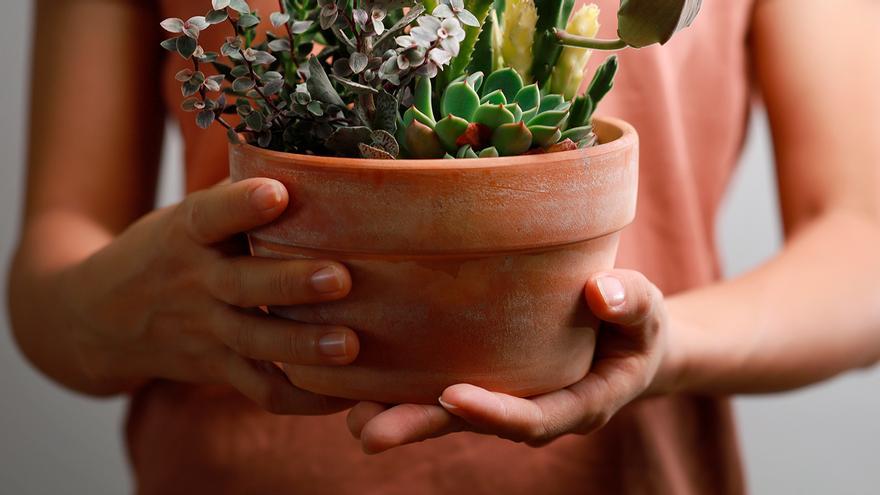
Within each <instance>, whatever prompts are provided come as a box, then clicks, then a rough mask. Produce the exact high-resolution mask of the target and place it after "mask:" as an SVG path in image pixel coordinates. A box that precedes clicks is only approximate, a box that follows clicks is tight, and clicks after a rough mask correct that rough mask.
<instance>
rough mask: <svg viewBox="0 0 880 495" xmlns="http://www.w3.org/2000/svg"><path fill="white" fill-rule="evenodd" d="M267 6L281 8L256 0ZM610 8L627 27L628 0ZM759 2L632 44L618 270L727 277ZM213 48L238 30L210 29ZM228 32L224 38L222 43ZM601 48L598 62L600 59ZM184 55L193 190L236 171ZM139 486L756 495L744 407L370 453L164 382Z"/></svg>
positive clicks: (707, 8)
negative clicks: (731, 183) (553, 435)
mask: <svg viewBox="0 0 880 495" xmlns="http://www.w3.org/2000/svg"><path fill="white" fill-rule="evenodd" d="M159 3H160V5H161V10H162V12H161V14H162V17H170V16H175V17H184V18H186V17H188V16H190V15H196V14H204V11H205V10H206V9H207V8H208V5H209V2H208V1H207V0H162V1H160V2H159ZM250 3H251V5H252V6H254V7H257V8H259V10H260V11H262V12H270V11H272V10H273V8H277V4H276V2H273V1H269V0H251V2H250ZM597 3H598V4H599V5H600V7H602V8H603V17H602V18H603V21H604V26H603V32H602V34H603V36H605V37H611V36H613V32H614V15H613V13H614V11H615V9H616V7H617V4H618V2H615V1H612V0H602V1H599V2H597ZM751 3H752V0H731V1H725V2H704V5H703V12H702V14H701V16H700V18H698V20H697V22H696V23H695V25H694V26H693V27H692V28H690V29H689V30H687V31H685V32H683V33H682V34H681V35H680V36H678V37H676V38H675V39H674V40H673V41H671V42H670V43H669V44H668V45H666V46H664V47H652V48H649V49H645V50H642V51H640V52H633V51H630V52H624V53H622V56H621V74H620V76H619V79H618V81H617V84H616V86H615V89H614V91H613V92H612V93H611V95H610V96H609V98H608V99H607V100H606V101H605V102H603V103H602V106H601V108H600V113H603V114H606V115H615V116H619V117H622V118H624V119H625V120H628V121H629V122H631V123H632V124H634V125H635V127H636V128H637V129H638V130H639V132H640V134H641V150H642V151H641V156H642V161H641V172H640V196H639V212H638V216H637V218H636V221H635V223H634V224H633V225H632V226H630V227H629V228H627V230H626V231H624V233H623V238H622V242H621V248H620V255H619V259H618V265H619V266H621V267H625V268H633V269H636V270H640V271H642V272H644V273H645V274H646V275H647V276H648V277H649V278H650V279H651V280H653V281H654V282H655V283H657V285H658V286H660V288H661V289H662V290H664V292H666V293H667V294H672V293H675V292H678V291H682V290H685V289H688V288H691V287H695V286H700V285H704V284H707V283H710V282H712V281H714V280H716V279H717V278H718V276H719V271H718V263H717V259H716V255H715V250H714V242H713V232H714V230H713V229H714V218H715V213H716V210H717V207H718V204H719V202H720V200H721V196H722V194H723V192H724V190H725V188H726V186H727V182H728V179H729V176H730V174H731V172H732V170H733V168H734V166H735V163H736V160H737V158H738V154H739V151H740V147H741V143H742V139H743V136H744V132H745V123H746V119H747V114H748V107H749V97H750V91H749V90H750V81H749V77H748V54H747V46H746V37H747V34H748V25H749V16H750V13H751ZM203 36H205V39H204V40H203V42H204V43H205V44H206V45H214V44H216V45H217V46H219V44H220V43H222V38H223V36H224V34H223V33H219V32H217V33H213V34H212V32H211V31H208V32H207V33H205V34H204V35H203ZM211 37H213V38H211ZM599 60H601V54H596V55H594V63H593V65H595V63H597V62H598V61H599ZM182 67H183V61H182V60H181V59H180V58H179V57H168V59H167V63H166V74H165V76H167V77H166V80H167V81H169V82H168V85H167V88H166V91H165V94H166V101H167V105H168V107H169V109H170V111H173V112H175V115H177V116H178V118H180V119H181V120H180V122H181V129H182V132H183V135H184V140H185V143H186V164H187V174H186V177H187V188H188V190H190V191H192V190H197V189H200V188H204V187H208V186H210V185H212V184H214V183H216V182H218V181H219V180H221V179H223V178H224V177H226V175H227V162H226V147H225V144H224V143H225V137H224V133H223V131H222V129H219V128H216V129H212V130H211V131H207V132H206V131H201V130H199V129H197V128H196V127H195V125H194V123H193V122H192V115H190V114H182V113H181V112H179V111H178V110H177V108H179V103H180V99H181V98H180V92H179V90H178V89H177V87H176V86H175V84H174V81H173V74H174V73H175V72H176V71H177V70H179V69H180V68H182ZM128 438H129V450H130V455H131V459H132V464H133V468H134V473H135V477H136V484H137V486H138V491H139V493H143V494H153V493H157V494H158V493H162V494H170V493H202V492H210V493H236V494H240V493H257V492H262V493H273V494H274V493H296V494H319V493H328V494H353V493H358V494H373V493H375V494H388V495H391V494H398V493H400V494H446V493H456V492H457V493H463V494H497V493H510V494H517V493H524V494H525V493H548V494H568V493H571V494H581V493H603V494H604V493H652V494H656V493H675V494H687V493H694V494H702V493H719V494H725V493H730V494H736V493H742V492H743V491H744V488H743V482H742V473H741V469H740V464H739V457H738V452H737V445H736V438H735V431H734V426H733V421H732V417H731V410H730V406H729V404H728V403H727V401H726V400H724V399H715V398H698V397H690V396H672V397H663V398H657V399H651V400H642V401H639V402H636V403H633V404H631V405H630V406H628V407H626V408H625V409H624V410H623V411H621V412H620V413H619V414H618V415H617V416H616V417H615V418H614V419H613V420H612V421H611V422H610V423H609V424H608V425H607V426H606V427H605V428H603V429H602V430H601V431H599V432H597V433H594V434H592V435H590V436H586V437H583V436H568V437H564V438H562V439H560V440H558V441H556V442H554V443H552V444H550V445H549V446H547V447H543V448H540V449H532V448H529V447H525V446H522V445H517V444H513V443H510V442H507V441H503V440H499V439H496V438H490V437H484V436H478V435H475V434H468V433H461V434H456V435H451V436H447V437H444V438H441V439H437V440H431V441H428V442H426V443H422V444H417V445H411V446H407V447H403V448H400V449H397V450H394V451H391V452H388V453H385V454H382V455H380V456H374V457H367V456H365V455H363V454H362V453H361V451H360V447H359V444H358V443H357V442H356V441H355V440H354V439H352V438H351V436H350V435H349V433H348V431H347V429H346V427H345V418H344V415H333V416H326V417H294V416H273V415H270V414H268V413H265V412H263V411H261V410H260V409H259V408H257V407H256V406H254V405H253V404H251V403H250V402H248V401H247V400H246V399H244V398H242V397H241V396H240V395H238V394H237V393H236V392H234V391H232V390H229V389H225V388H221V387H196V386H189V385H183V384H177V383H171V382H165V381H157V382H154V383H153V384H151V385H149V386H147V387H146V388H144V389H142V390H141V391H139V392H138V394H137V395H136V396H135V398H134V400H133V402H132V405H131V413H130V417H129V421H128Z"/></svg>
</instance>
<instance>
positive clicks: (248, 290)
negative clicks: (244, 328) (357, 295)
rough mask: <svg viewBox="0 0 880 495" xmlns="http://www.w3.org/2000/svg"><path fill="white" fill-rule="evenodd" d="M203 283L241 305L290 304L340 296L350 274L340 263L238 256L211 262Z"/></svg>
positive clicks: (345, 292) (213, 292) (216, 294)
mask: <svg viewBox="0 0 880 495" xmlns="http://www.w3.org/2000/svg"><path fill="white" fill-rule="evenodd" d="M209 270H210V271H209V272H208V275H207V277H206V278H207V280H206V283H205V285H206V286H207V287H208V290H209V291H210V292H211V295H213V296H214V297H216V298H217V299H220V300H221V301H223V302H225V303H227V304H231V305H233V306H238V307H242V308H253V307H258V306H289V305H295V304H311V303H319V302H324V301H331V300H336V299H341V298H343V297H345V296H346V295H348V292H349V291H350V290H351V276H350V275H349V273H348V270H346V268H345V267H344V266H343V265H341V264H339V263H332V262H329V261H317V260H286V261H281V260H273V259H266V258H255V257H249V256H246V257H238V258H232V259H230V260H227V261H220V262H217V263H214V264H212V265H211V267H210V268H209Z"/></svg>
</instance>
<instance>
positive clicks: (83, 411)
mask: <svg viewBox="0 0 880 495" xmlns="http://www.w3.org/2000/svg"><path fill="white" fill-rule="evenodd" d="M12 3H13V2H12V1H11V0H0V5H2V6H3V7H7V8H4V9H3V11H4V12H3V16H0V46H2V47H3V50H0V67H2V74H3V76H2V78H0V84H2V85H0V88H2V89H0V109H2V111H3V115H2V117H3V118H2V119H0V152H2V157H3V160H4V162H3V165H2V167H0V259H2V260H6V259H8V257H9V255H10V253H11V250H12V248H13V244H14V242H15V238H16V232H17V225H18V217H19V208H20V204H21V200H22V197H21V195H22V188H23V180H24V177H23V159H24V139H25V126H26V115H25V111H26V86H25V83H26V74H27V67H26V65H27V53H26V41H27V40H28V39H29V29H30V11H29V8H30V7H29V4H30V2H15V3H16V4H18V5H14V6H13V5H12ZM21 3H25V4H27V5H28V6H27V7H22V6H21V5H20V4H21ZM179 146H180V143H179V140H177V139H176V138H174V137H173V136H172V139H170V140H169V147H168V149H167V150H166V156H167V157H168V158H167V159H166V167H165V170H166V173H165V176H164V178H163V199H162V200H163V201H165V202H167V201H172V200H173V199H174V198H176V197H178V196H179V194H180V181H179V180H178V179H179V176H180V165H179V159H178V152H179ZM169 170H170V173H168V171H169ZM773 181H774V178H773V171H772V156H771V144H770V141H769V137H768V133H767V124H766V120H765V118H764V116H763V115H762V114H761V113H760V112H757V113H756V116H755V118H754V119H753V124H752V132H751V134H750V139H749V144H748V147H747V150H746V152H745V155H744V157H743V163H742V166H741V167H740V170H739V173H738V174H737V177H736V179H735V181H734V184H733V187H732V190H731V192H730V195H729V198H728V200H727V203H726V205H725V207H724V209H723V211H722V213H721V218H720V226H719V229H718V241H719V247H720V249H721V251H722V253H723V256H724V260H725V270H726V272H727V273H728V274H730V275H734V274H737V273H741V272H743V271H745V270H747V269H749V268H750V267H753V266H755V265H756V264H758V263H760V262H761V261H763V260H765V259H767V258H768V257H770V256H771V255H772V254H773V253H774V252H775V251H776V250H777V249H778V248H779V246H780V232H779V220H778V211H777V206H776V197H775V192H774V185H773V184H774V182H773ZM2 274H3V278H4V279H5V266H3V268H2ZM3 285H4V286H3V287H0V296H2V300H4V301H5V299H6V296H5V284H3ZM4 311H5V308H4ZM5 316H6V315H5V313H3V314H2V315H0V327H2V328H0V393H2V397H3V399H2V403H0V491H2V492H3V493H9V494H46V493H89V494H95V495H99V494H118V493H125V492H128V491H130V487H131V483H130V480H129V478H128V472H127V466H126V463H125V460H124V457H123V450H122V443H121V425H122V418H123V414H124V408H125V404H124V402H123V401H121V400H93V399H87V398H82V397H78V396H75V395H73V394H70V393H68V392H66V391H64V390H61V389H59V388H58V387H56V386H54V385H53V384H51V383H49V382H48V381H46V380H45V379H43V378H42V377H41V376H39V375H37V374H36V373H35V372H34V371H33V370H32V369H31V368H30V367H29V366H28V365H27V364H26V363H25V362H24V361H23V360H22V358H21V356H19V354H18V353H17V351H16V349H15V346H14V344H13V343H12V341H11V338H10V335H9V331H8V325H7V321H6V320H7V319H6V318H5ZM877 390H880V371H878V370H874V371H868V372H862V373H853V374H850V375H848V376H846V377H843V378H840V379H838V380H835V381H832V382H830V383H827V384H824V385H822V386H817V387H813V388H810V389H807V390H803V391H799V392H797V393H791V394H787V395H781V396H774V397H754V398H743V399H738V400H737V404H736V405H737V412H738V414H739V419H740V421H739V423H740V430H741V432H742V435H741V437H742V444H743V451H744V457H745V463H746V467H747V470H748V478H749V484H750V486H751V488H752V491H753V492H754V493H757V494H805V493H806V494H813V493H816V494H819V493H835V494H866V493H877V491H878V490H880V458H878V455H877V449H875V448H874V445H873V444H874V443H875V442H877V441H878V440H880V425H878V418H880V394H878V393H877Z"/></svg>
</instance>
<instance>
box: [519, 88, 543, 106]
mask: <svg viewBox="0 0 880 495" xmlns="http://www.w3.org/2000/svg"><path fill="white" fill-rule="evenodd" d="M513 101H515V102H517V103H518V104H519V106H520V108H522V109H523V110H524V111H525V110H531V109H533V108H537V107H538V104H540V103H541V90H539V89H538V85H537V84H529V85H528V86H524V87H523V88H522V89H521V90H519V92H518V93H517V94H516V96H515V97H514V98H513Z"/></svg>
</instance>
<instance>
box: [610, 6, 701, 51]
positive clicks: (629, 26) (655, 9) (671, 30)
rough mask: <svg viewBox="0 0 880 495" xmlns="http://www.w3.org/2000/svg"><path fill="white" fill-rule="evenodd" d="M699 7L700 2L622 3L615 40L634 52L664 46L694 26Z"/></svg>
mask: <svg viewBox="0 0 880 495" xmlns="http://www.w3.org/2000/svg"><path fill="white" fill-rule="evenodd" d="M701 4H702V0H664V1H663V2H658V1H657V0H621V2H620V10H618V12H617V33H618V36H620V39H622V40H623V41H624V42H626V44H627V45H629V46H632V47H635V48H642V47H645V46H648V45H653V44H654V43H661V44H663V43H666V42H667V41H669V39H670V38H672V36H673V35H674V34H675V33H676V32H678V31H680V30H682V29H684V28H686V27H688V26H690V25H691V23H693V21H694V19H695V18H696V17H697V14H698V13H699V12H700V7H701Z"/></svg>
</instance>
